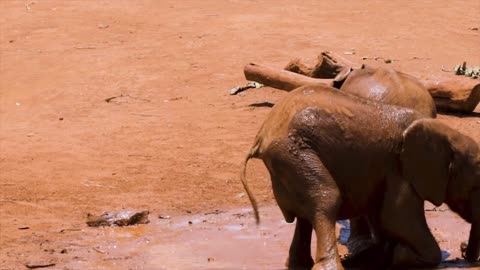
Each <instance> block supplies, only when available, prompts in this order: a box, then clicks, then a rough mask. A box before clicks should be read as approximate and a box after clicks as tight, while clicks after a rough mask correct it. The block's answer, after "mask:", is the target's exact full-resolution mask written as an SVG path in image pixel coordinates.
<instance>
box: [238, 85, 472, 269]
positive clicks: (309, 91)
mask: <svg viewBox="0 0 480 270" xmlns="http://www.w3.org/2000/svg"><path fill="white" fill-rule="evenodd" d="M251 158H259V159H262V160H263V162H264V164H265V166H266V167H267V169H268V171H269V173H270V176H271V182H272V188H273V193H274V196H275V199H276V201H277V203H278V206H279V207H280V209H281V211H282V213H283V216H284V218H285V220H286V221H287V222H289V223H292V222H293V221H294V220H295V219H296V220H297V222H296V228H295V233H294V237H293V240H292V243H291V246H290V250H289V258H288V266H289V268H310V267H312V266H313V268H314V269H343V266H342V264H341V262H340V259H339V255H338V250H337V248H336V235H335V222H336V221H337V220H340V219H348V218H355V217H360V216H364V217H366V218H367V220H368V223H369V226H370V228H371V230H372V234H373V235H374V239H375V243H376V245H377V247H379V249H378V250H380V251H381V252H384V253H383V254H377V255H376V256H377V257H376V258H375V259H373V260H370V261H377V259H378V258H388V259H386V261H382V262H381V264H382V267H384V266H386V265H388V266H393V267H399V268H402V267H403V268H407V267H430V266H435V265H437V264H439V263H440V261H441V251H440V248H439V246H438V244H437V242H436V241H435V239H434V237H433V235H432V233H431V232H430V230H429V228H428V226H427V223H426V219H425V213H424V208H423V205H424V201H425V200H427V201H430V202H431V203H433V204H434V205H437V206H438V205H440V204H442V203H446V204H447V205H448V206H449V207H450V208H451V209H452V210H453V211H454V212H456V213H458V214H459V215H460V216H461V217H462V218H463V219H465V220H466V221H467V222H470V223H471V224H472V227H471V232H470V238H469V245H468V248H467V252H466V259H467V260H470V261H477V260H478V259H479V253H480V150H479V147H478V146H477V144H476V143H475V142H474V141H473V140H472V139H471V138H469V137H467V136H465V135H462V134H460V133H459V132H457V131H455V130H453V129H451V128H449V127H447V126H445V125H443V124H442V123H440V122H439V121H438V120H435V119H430V118H427V117H425V115H423V114H421V113H418V112H416V111H415V110H411V109H408V108H404V107H398V106H392V105H386V104H383V103H379V102H374V101H370V100H366V99H363V98H358V97H356V96H354V95H351V94H348V93H344V92H342V91H338V90H336V89H334V88H331V87H329V86H321V85H320V86H304V87H300V88H298V89H296V90H294V91H292V92H291V93H289V94H288V95H287V96H286V97H285V98H284V99H283V100H281V101H280V102H279V103H277V104H276V105H275V106H274V107H273V109H272V111H271V112H270V113H269V115H268V116H267V119H266V120H265V122H264V123H263V125H262V127H261V128H260V130H259V132H258V134H257V136H256V138H255V142H254V145H253V147H252V149H251V150H250V152H249V154H248V155H247V157H246V159H245V162H244V164H243V170H242V176H241V180H242V183H243V186H244V188H245V190H246V193H247V195H248V197H249V198H250V201H251V202H252V205H253V208H254V212H255V216H256V218H257V221H258V218H259V216H258V210H257V206H256V202H255V199H254V197H253V195H252V193H251V191H250V190H249V188H248V185H247V183H246V179H245V169H246V165H247V162H248V160H250V159H251ZM405 221H408V222H405ZM312 229H314V230H315V233H316V237H317V243H318V244H317V249H316V255H315V260H313V259H312V257H311V254H310V244H311V236H312ZM378 261H379V263H380V261H381V260H378Z"/></svg>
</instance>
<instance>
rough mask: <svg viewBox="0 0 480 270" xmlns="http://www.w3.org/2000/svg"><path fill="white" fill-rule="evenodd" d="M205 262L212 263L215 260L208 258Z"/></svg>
mask: <svg viewBox="0 0 480 270" xmlns="http://www.w3.org/2000/svg"><path fill="white" fill-rule="evenodd" d="M207 261H208V262H213V261H215V259H214V258H212V257H208V259H207Z"/></svg>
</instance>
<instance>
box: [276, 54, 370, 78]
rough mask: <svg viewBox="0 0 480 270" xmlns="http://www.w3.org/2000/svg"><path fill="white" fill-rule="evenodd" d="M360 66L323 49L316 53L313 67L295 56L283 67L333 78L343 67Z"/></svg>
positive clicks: (309, 75)
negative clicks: (318, 53)
mask: <svg viewBox="0 0 480 270" xmlns="http://www.w3.org/2000/svg"><path fill="white" fill-rule="evenodd" d="M360 67H361V65H359V64H356V63H353V62H351V61H349V60H347V59H345V58H343V57H342V56H340V55H337V54H334V53H332V52H327V51H325V52H322V53H321V54H320V55H318V57H317V63H316V64H315V66H313V67H309V66H307V65H306V64H305V63H303V62H302V60H301V59H299V58H297V59H293V60H292V61H290V62H289V63H288V64H287V66H285V68H284V69H285V70H288V71H291V72H295V73H298V74H302V75H305V76H308V77H312V78H321V79H333V78H335V76H337V75H338V74H339V73H340V72H342V71H343V70H345V69H348V68H360Z"/></svg>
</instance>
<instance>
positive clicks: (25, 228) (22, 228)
mask: <svg viewBox="0 0 480 270" xmlns="http://www.w3.org/2000/svg"><path fill="white" fill-rule="evenodd" d="M18 229H19V230H28V229H30V227H19V228H18Z"/></svg>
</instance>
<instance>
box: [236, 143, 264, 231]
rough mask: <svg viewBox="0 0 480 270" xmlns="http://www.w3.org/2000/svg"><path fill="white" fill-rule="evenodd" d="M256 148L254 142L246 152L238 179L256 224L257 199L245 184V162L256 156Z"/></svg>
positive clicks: (257, 218) (257, 216) (258, 220)
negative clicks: (250, 205)
mask: <svg viewBox="0 0 480 270" xmlns="http://www.w3.org/2000/svg"><path fill="white" fill-rule="evenodd" d="M258 149H259V144H258V143H256V144H255V146H254V147H252V149H251V150H250V153H248V155H247V156H246V157H245V160H244V161H243V164H242V173H241V175H240V180H241V181H242V185H243V188H244V189H245V192H246V193H247V196H248V199H249V200H250V203H251V204H252V208H253V213H254V214H255V221H256V223H257V225H258V224H260V215H259V214H258V206H257V201H256V200H255V197H253V194H252V192H251V191H250V188H249V187H248V184H247V163H248V161H249V160H250V159H252V158H258V154H259V153H258V152H259V151H258Z"/></svg>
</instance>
